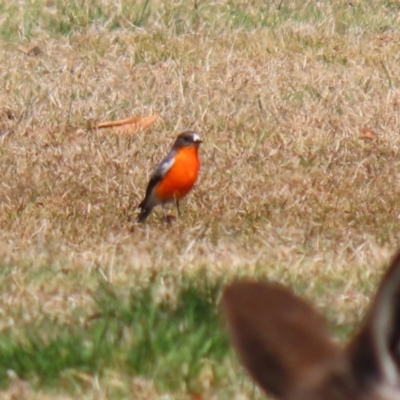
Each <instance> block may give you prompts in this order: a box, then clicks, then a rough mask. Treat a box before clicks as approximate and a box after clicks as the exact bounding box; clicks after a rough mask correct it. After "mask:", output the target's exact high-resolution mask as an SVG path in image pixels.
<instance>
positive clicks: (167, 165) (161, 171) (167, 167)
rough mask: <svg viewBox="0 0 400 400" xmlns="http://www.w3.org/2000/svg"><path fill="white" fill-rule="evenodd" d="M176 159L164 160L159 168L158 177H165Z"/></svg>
mask: <svg viewBox="0 0 400 400" xmlns="http://www.w3.org/2000/svg"><path fill="white" fill-rule="evenodd" d="M174 162H175V157H171V158H169V159H166V160H164V161H163V162H162V163H161V164H160V165H159V166H158V168H157V170H156V175H157V176H160V177H161V178H162V177H164V176H165V174H166V173H167V172H168V171H169V170H170V169H171V167H172V166H173V165H174Z"/></svg>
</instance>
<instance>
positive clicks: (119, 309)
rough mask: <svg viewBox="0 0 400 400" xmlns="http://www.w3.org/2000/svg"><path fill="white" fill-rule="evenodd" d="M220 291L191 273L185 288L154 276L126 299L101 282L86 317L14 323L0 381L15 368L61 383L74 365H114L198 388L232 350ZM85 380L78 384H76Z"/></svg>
mask: <svg viewBox="0 0 400 400" xmlns="http://www.w3.org/2000/svg"><path fill="white" fill-rule="evenodd" d="M219 293H220V285H219V284H216V283H211V282H207V281H203V282H202V283H201V284H200V285H199V283H198V281H197V280H193V281H189V280H184V282H183V283H182V286H181V288H180V289H179V291H175V290H173V289H172V288H170V289H168V288H165V285H163V284H162V283H161V282H158V283H152V284H150V285H149V286H148V287H145V288H140V289H139V288H138V289H132V290H131V291H130V293H129V294H128V295H127V296H126V297H125V298H124V297H123V296H121V295H119V294H118V288H115V287H111V286H110V285H101V286H100V287H99V288H98V289H97V291H96V293H95V295H94V300H95V307H94V313H93V315H92V316H91V317H89V318H88V319H87V321H86V322H85V323H82V322H79V318H76V320H75V323H74V324H71V323H69V324H63V323H61V322H60V321H57V319H50V318H45V319H42V320H41V321H40V322H39V323H36V322H35V323H33V324H30V323H29V324H26V325H25V326H24V330H23V331H24V332H25V333H24V334H22V335H17V336H16V335H15V331H14V330H13V329H12V328H10V329H9V330H8V331H5V332H2V333H1V334H0V384H1V385H2V386H3V387H4V386H6V385H7V384H8V382H9V380H8V376H7V372H8V371H10V370H12V371H13V372H14V373H15V374H16V375H17V376H18V377H19V378H21V379H23V380H26V381H29V382H32V383H34V384H35V385H37V386H39V387H43V386H44V387H53V388H55V387H57V386H58V385H60V383H61V381H62V380H63V379H64V377H65V375H66V374H70V375H71V377H73V376H74V374H72V372H73V371H76V372H80V373H90V374H93V375H98V376H99V377H100V379H102V371H105V370H106V369H111V370H116V371H119V370H125V371H126V372H127V373H129V374H132V375H133V376H135V375H139V376H144V377H147V378H149V379H151V380H153V381H154V383H155V385H156V386H157V387H158V389H159V390H161V391H163V390H164V391H165V390H180V391H182V390H189V391H196V390H198V389H199V388H198V387H197V386H198V379H199V375H200V374H201V371H202V370H204V368H205V367H206V366H210V367H211V368H213V369H214V370H215V372H216V376H218V373H221V371H220V370H221V368H220V367H219V366H220V364H222V362H223V360H224V358H225V357H226V356H227V354H228V351H229V346H228V343H227V338H226V334H225V332H224V330H223V329H222V324H221V321H220V319H219V316H218V311H217V310H218V306H217V301H218V295H219ZM81 311H82V310H76V315H79V314H82V313H81ZM71 379H72V378H71ZM79 382H80V381H79V379H76V381H75V382H73V384H72V383H70V390H72V388H74V387H76V385H79Z"/></svg>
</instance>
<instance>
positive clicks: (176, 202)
mask: <svg viewBox="0 0 400 400" xmlns="http://www.w3.org/2000/svg"><path fill="white" fill-rule="evenodd" d="M174 200H175V207H176V211H177V212H178V216H179V217H180V216H181V210H180V209H179V200H178V199H177V198H176V196H174Z"/></svg>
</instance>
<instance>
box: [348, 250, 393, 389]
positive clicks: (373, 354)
mask: <svg viewBox="0 0 400 400" xmlns="http://www.w3.org/2000/svg"><path fill="white" fill-rule="evenodd" d="M399 346H400V253H398V254H397V255H396V256H395V257H394V259H393V261H392V263H391V265H390V267H389V269H388V271H387V272H386V274H385V275H384V277H383V278H382V281H381V284H380V286H379V289H378V291H377V293H376V295H375V298H374V300H373V302H372V305H371V307H370V310H369V312H368V314H367V316H366V319H365V322H364V326H363V327H362V329H361V331H360V332H359V334H358V335H357V336H356V338H355V339H354V340H353V342H352V343H351V344H350V346H349V349H348V351H349V354H350V355H349V357H350V361H351V363H352V366H353V371H354V375H355V377H356V379H357V380H358V382H359V384H360V385H362V386H364V387H365V386H368V384H370V383H371V381H375V382H376V381H380V382H383V383H386V384H388V385H389V386H392V387H395V386H397V385H399V384H400V347H399Z"/></svg>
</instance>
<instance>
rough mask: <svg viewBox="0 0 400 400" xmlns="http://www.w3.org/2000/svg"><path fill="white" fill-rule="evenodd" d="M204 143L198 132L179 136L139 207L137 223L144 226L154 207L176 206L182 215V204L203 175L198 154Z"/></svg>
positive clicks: (154, 174)
mask: <svg viewBox="0 0 400 400" xmlns="http://www.w3.org/2000/svg"><path fill="white" fill-rule="evenodd" d="M202 142H203V141H202V140H201V139H200V135H199V134H198V133H197V132H194V131H186V132H183V133H181V134H180V135H178V137H177V138H176V140H175V143H174V145H173V146H172V148H171V150H170V152H169V153H168V154H167V155H166V156H165V158H164V159H163V160H162V161H161V162H160V163H159V164H158V166H157V168H156V169H155V171H154V172H153V174H152V176H151V178H150V181H149V183H148V185H147V189H146V194H145V197H144V199H143V201H142V202H141V203H140V204H139V206H138V208H140V213H139V215H138V217H137V222H139V223H143V222H144V221H146V219H147V217H148V216H149V215H150V213H151V211H152V210H153V208H154V207H156V206H158V205H161V206H162V207H163V209H164V205H165V204H167V203H175V205H176V210H177V212H178V215H180V210H179V201H180V200H181V199H182V198H183V197H185V196H186V195H187V194H188V193H189V192H190V191H191V190H192V188H193V186H194V184H195V183H196V180H197V177H198V174H199V170H200V159H199V154H198V151H199V147H200V144H201V143H202ZM164 218H165V214H164Z"/></svg>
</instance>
